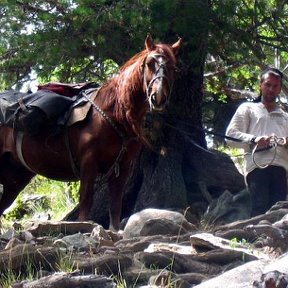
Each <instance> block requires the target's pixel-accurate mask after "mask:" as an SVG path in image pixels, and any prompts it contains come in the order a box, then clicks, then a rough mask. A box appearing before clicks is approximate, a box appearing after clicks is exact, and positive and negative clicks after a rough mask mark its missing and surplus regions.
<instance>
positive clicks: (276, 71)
mask: <svg viewBox="0 0 288 288" xmlns="http://www.w3.org/2000/svg"><path fill="white" fill-rule="evenodd" d="M267 74H272V75H275V76H276V77H280V78H281V80H282V78H283V73H282V72H281V71H280V70H279V69H277V68H267V69H265V70H263V71H262V72H261V74H260V82H262V81H263V80H264V76H265V75H267Z"/></svg>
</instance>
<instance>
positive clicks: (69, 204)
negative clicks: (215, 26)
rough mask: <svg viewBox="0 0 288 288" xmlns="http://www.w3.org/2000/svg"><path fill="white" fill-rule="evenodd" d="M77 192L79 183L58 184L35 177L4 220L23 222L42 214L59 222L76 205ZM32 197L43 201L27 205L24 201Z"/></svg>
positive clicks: (58, 182) (57, 182)
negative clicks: (37, 197) (38, 197)
mask: <svg viewBox="0 0 288 288" xmlns="http://www.w3.org/2000/svg"><path fill="white" fill-rule="evenodd" d="M78 190H79V182H60V181H55V180H51V179H47V178H45V177H42V176H36V177H35V178H34V179H33V180H32V181H31V183H30V184H29V185H28V186H26V187H25V189H24V190H23V191H22V192H21V193H20V194H19V195H18V197H17V198H16V200H15V202H14V203H13V205H12V206H11V207H10V208H9V209H8V212H7V213H5V214H6V216H5V218H6V219H7V220H10V221H15V220H20V219H21V220H25V219H27V218H31V217H33V215H34V214H37V213H38V214H39V213H42V212H44V213H45V214H49V215H50V216H51V219H52V220H61V219H62V218H63V217H64V216H65V215H66V214H67V213H68V212H69V211H70V210H71V209H72V208H73V207H75V205H76V204H77V203H78V198H79V196H78ZM33 195H34V196H36V195H37V196H43V198H40V199H44V200H41V201H40V202H39V201H37V202H36V201H35V202H34V201H33V199H32V201H31V203H32V204H30V202H29V203H28V204H27V203H26V202H25V201H24V200H25V199H26V198H27V196H29V197H30V198H31V196H33ZM25 203H26V204H25ZM34 203H36V204H34Z"/></svg>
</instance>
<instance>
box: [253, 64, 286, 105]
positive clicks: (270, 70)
mask: <svg viewBox="0 0 288 288" xmlns="http://www.w3.org/2000/svg"><path fill="white" fill-rule="evenodd" d="M267 74H268V75H269V74H272V75H274V76H275V77H280V79H281V81H282V79H283V73H282V72H281V71H280V70H279V69H277V68H267V69H265V70H263V71H262V72H261V74H260V83H262V82H263V80H264V76H265V75H267ZM261 97H262V93H261V91H260V95H259V96H257V97H256V98H255V99H254V100H253V102H261Z"/></svg>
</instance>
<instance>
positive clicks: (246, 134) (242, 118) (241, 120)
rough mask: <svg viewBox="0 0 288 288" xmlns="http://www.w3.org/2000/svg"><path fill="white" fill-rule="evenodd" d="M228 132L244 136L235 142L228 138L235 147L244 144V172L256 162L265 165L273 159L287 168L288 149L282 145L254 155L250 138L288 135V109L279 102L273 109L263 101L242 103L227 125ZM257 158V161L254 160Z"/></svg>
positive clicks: (253, 166)
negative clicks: (270, 109) (269, 110)
mask: <svg viewBox="0 0 288 288" xmlns="http://www.w3.org/2000/svg"><path fill="white" fill-rule="evenodd" d="M226 135H227V136H230V137H233V138H236V139H239V140H242V142H235V141H231V140H228V141H227V143H228V144H229V145H231V146H232V147H238V148H243V149H244V151H245V152H246V153H245V156H244V176H247V174H248V173H249V172H251V171H252V170H254V169H255V168H257V165H260V166H264V165H267V164H269V163H271V161H272V160H273V159H274V157H275V159H274V160H273V162H272V163H271V164H272V165H276V166H282V167H284V168H285V169H286V171H288V149H287V148H285V147H282V146H279V145H278V146H277V147H276V154H274V153H275V150H274V149H275V148H271V149H268V150H264V151H260V152H257V153H254V161H253V159H252V154H251V152H252V149H253V145H251V140H252V139H253V137H255V136H256V137H257V136H271V135H276V136H278V137H285V138H286V137H288V113H287V112H285V111H284V110H283V109H281V108H280V107H279V106H277V108H276V109H275V110H273V111H271V112H268V110H267V109H266V108H265V106H264V104H263V103H262V102H259V103H253V102H246V103H243V104H241V105H240V106H239V107H238V109H237V111H236V113H235V114H234V116H233V117H232V119H231V122H230V124H229V125H228V127H227V130H226ZM254 162H256V163H257V165H256V164H255V163H254Z"/></svg>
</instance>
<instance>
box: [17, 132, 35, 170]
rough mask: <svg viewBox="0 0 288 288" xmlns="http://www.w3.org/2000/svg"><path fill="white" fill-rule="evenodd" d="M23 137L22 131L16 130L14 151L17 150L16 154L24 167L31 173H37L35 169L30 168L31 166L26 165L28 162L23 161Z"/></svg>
mask: <svg viewBox="0 0 288 288" xmlns="http://www.w3.org/2000/svg"><path fill="white" fill-rule="evenodd" d="M23 137H24V133H23V132H17V133H16V152H17V156H18V158H19V160H20V162H21V163H22V164H23V166H24V167H26V168H27V169H28V170H29V171H31V172H32V173H34V174H37V173H36V172H35V171H33V170H32V168H30V167H29V166H28V164H27V163H26V161H25V159H24V157H23V153H22V142H23Z"/></svg>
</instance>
